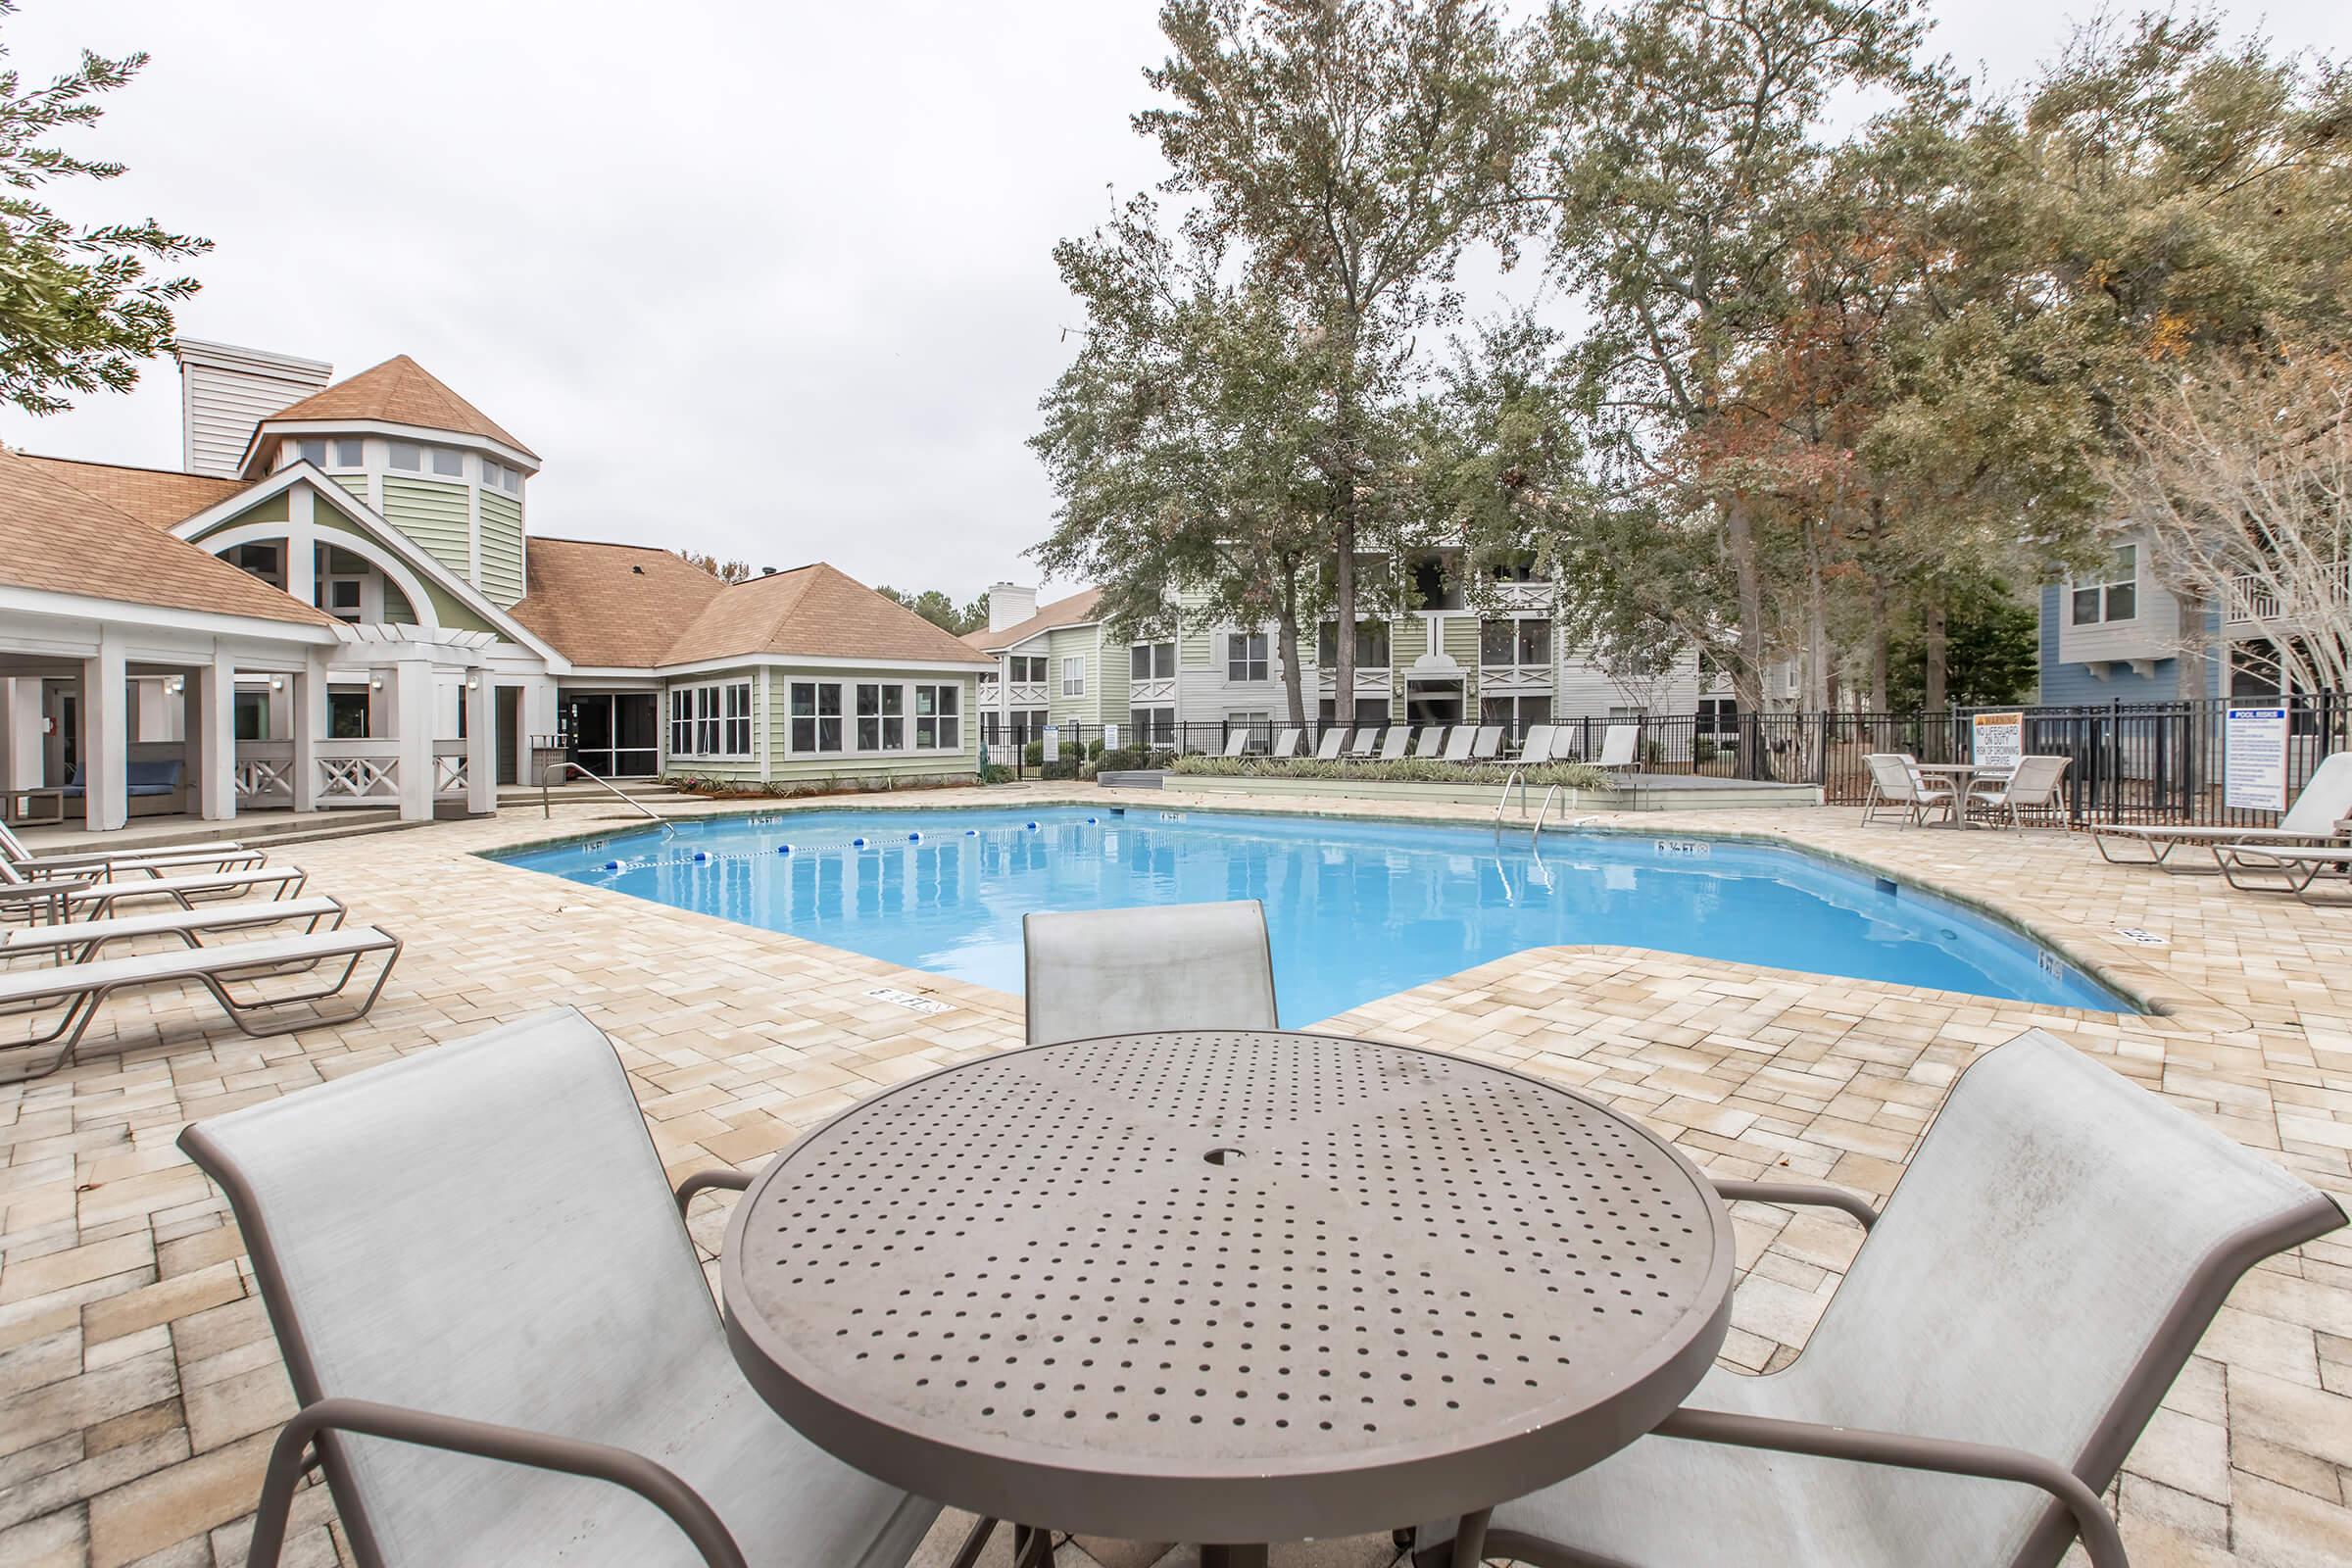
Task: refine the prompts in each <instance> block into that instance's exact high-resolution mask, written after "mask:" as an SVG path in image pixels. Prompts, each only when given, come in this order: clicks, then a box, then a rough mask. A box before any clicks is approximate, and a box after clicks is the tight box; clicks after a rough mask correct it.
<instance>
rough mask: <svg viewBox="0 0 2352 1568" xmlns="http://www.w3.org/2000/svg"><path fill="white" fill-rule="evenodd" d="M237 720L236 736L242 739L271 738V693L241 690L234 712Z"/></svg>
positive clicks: (233, 714) (237, 695) (259, 739)
mask: <svg viewBox="0 0 2352 1568" xmlns="http://www.w3.org/2000/svg"><path fill="white" fill-rule="evenodd" d="M232 716H233V718H234V719H235V721H236V738H237V739H238V740H241V741H266V740H268V739H269V738H270V694H269V693H268V692H239V693H237V694H236V700H235V708H234V711H233V713H232Z"/></svg>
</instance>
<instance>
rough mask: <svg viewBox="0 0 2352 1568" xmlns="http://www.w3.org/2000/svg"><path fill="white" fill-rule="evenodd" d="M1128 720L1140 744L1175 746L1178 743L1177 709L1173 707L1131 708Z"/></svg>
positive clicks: (1136, 740) (1128, 712)
mask: <svg viewBox="0 0 2352 1568" xmlns="http://www.w3.org/2000/svg"><path fill="white" fill-rule="evenodd" d="M1127 722H1128V724H1129V725H1130V726H1131V728H1132V729H1133V731H1134V735H1135V742H1136V744H1137V745H1139V746H1173V745H1175V744H1176V710H1174V709H1173V708H1131V709H1129V710H1127Z"/></svg>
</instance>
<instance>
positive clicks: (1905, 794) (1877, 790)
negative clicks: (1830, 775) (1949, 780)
mask: <svg viewBox="0 0 2352 1568" xmlns="http://www.w3.org/2000/svg"><path fill="white" fill-rule="evenodd" d="M1862 765H1863V766H1865V767H1867V768H1869V769H1870V793H1869V794H1868V795H1867V796H1865V797H1863V801H1862V820H1863V822H1864V823H1866V824H1867V823H1870V822H1874V821H1876V820H1878V818H1879V815H1880V813H1882V812H1885V811H1899V812H1901V813H1902V817H1903V820H1904V821H1906V822H1909V823H1914V824H1916V823H1918V822H1921V821H1923V820H1925V817H1926V813H1927V812H1929V811H1931V810H1935V811H1941V812H1943V814H1944V815H1946V816H1949V815H1951V814H1952V809H1953V806H1954V800H1953V795H1952V791H1951V790H1950V789H1949V788H1948V787H1947V786H1944V785H1940V784H1930V783H1929V782H1927V781H1926V780H1925V779H1923V778H1921V777H1920V776H1919V775H1918V774H1917V773H1915V772H1913V771H1912V770H1911V766H1912V760H1911V758H1910V756H1909V755H1908V754H1907V753H1903V752H1872V753H1871V754H1869V755H1868V756H1866V757H1864V758H1863V759H1862Z"/></svg>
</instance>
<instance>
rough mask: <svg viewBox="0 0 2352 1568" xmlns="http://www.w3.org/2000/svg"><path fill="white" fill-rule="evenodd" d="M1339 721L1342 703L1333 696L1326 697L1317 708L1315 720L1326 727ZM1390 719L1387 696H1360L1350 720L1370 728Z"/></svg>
mask: <svg viewBox="0 0 2352 1568" xmlns="http://www.w3.org/2000/svg"><path fill="white" fill-rule="evenodd" d="M1339 721H1340V705H1339V704H1338V703H1336V702H1334V701H1333V700H1332V699H1331V698H1328V697H1326V698H1324V699H1323V701H1322V703H1321V704H1320V705H1319V706H1318V707H1317V708H1316V710H1315V722H1316V723H1318V724H1320V725H1322V726H1323V727H1324V728H1325V729H1329V728H1330V727H1331V726H1332V725H1334V724H1337V723H1338V722H1339ZM1388 721H1389V700H1388V699H1387V698H1386V697H1358V698H1357V699H1356V700H1355V717H1354V718H1353V719H1351V720H1349V722H1350V723H1353V724H1356V725H1358V726H1360V727H1363V728H1370V727H1371V726H1373V725H1375V724H1386V723H1387V722H1388Z"/></svg>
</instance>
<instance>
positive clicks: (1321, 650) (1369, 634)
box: [1315, 620, 1389, 669]
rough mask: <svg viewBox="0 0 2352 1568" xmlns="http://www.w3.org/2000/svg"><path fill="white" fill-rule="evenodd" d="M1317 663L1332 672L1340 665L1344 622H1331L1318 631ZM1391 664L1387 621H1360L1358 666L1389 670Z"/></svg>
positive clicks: (1356, 648)
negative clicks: (1341, 632) (1341, 630)
mask: <svg viewBox="0 0 2352 1568" xmlns="http://www.w3.org/2000/svg"><path fill="white" fill-rule="evenodd" d="M1315 662H1317V663H1320V664H1321V665H1322V666H1323V667H1324V668H1326V669H1329V668H1331V667H1333V666H1334V665H1336V664H1338V663H1339V662H1340V623H1339V622H1338V621H1336V620H1327V621H1325V622H1323V624H1322V625H1320V626H1318V627H1316V628H1315ZM1388 663H1389V623H1388V622H1387V621H1385V620H1359V621H1357V622H1356V623H1355V667H1356V668H1358V669H1386V668H1387V667H1388Z"/></svg>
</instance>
